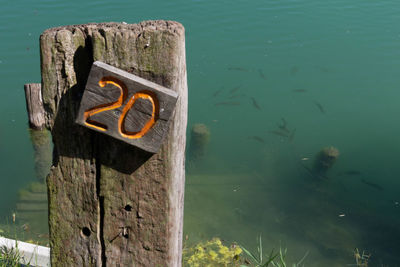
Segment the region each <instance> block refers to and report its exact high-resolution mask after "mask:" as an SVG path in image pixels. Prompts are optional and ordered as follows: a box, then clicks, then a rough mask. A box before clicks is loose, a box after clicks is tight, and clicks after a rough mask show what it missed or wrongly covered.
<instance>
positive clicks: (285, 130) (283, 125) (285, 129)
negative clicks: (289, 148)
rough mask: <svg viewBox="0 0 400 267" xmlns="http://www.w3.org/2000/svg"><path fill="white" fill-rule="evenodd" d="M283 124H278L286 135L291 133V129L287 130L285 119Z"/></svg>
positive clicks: (282, 119)
mask: <svg viewBox="0 0 400 267" xmlns="http://www.w3.org/2000/svg"><path fill="white" fill-rule="evenodd" d="M281 121H282V123H278V128H279V129H280V130H281V131H283V132H286V133H290V131H289V129H288V128H287V122H286V120H285V119H284V118H281Z"/></svg>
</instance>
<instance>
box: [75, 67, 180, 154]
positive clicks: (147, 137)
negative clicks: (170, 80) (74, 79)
mask: <svg viewBox="0 0 400 267" xmlns="http://www.w3.org/2000/svg"><path fill="white" fill-rule="evenodd" d="M177 98H178V95H177V94H176V93H175V92H174V91H172V90H170V89H167V88H165V87H163V86H160V85H158V84H156V83H153V82H150V81H147V80H145V79H142V78H140V77H138V76H136V75H134V74H130V73H129V72H126V71H123V70H120V69H117V68H114V67H112V66H110V65H107V64H105V63H102V62H100V61H96V62H94V63H93V66H92V68H91V71H90V74H89V79H88V81H87V83H86V89H85V92H84V93H83V98H82V101H81V104H80V108H79V113H78V118H77V119H76V122H77V123H79V124H80V125H82V126H85V127H88V128H90V129H92V130H95V131H98V132H101V133H104V134H107V135H110V136H112V137H114V138H117V139H119V140H121V141H123V142H126V143H128V144H131V145H134V146H136V147H139V148H141V149H143V150H146V151H149V152H152V153H155V152H157V151H158V150H159V148H160V146H161V142H162V140H163V139H164V137H165V135H166V133H167V132H168V122H169V118H170V117H171V115H172V112H173V111H174V108H175V104H176V100H177Z"/></svg>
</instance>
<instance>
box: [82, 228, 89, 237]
mask: <svg viewBox="0 0 400 267" xmlns="http://www.w3.org/2000/svg"><path fill="white" fill-rule="evenodd" d="M90 234H91V231H90V229H89V228H87V227H83V228H82V235H83V236H84V237H89V236H90Z"/></svg>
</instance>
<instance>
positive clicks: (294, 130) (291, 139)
mask: <svg viewBox="0 0 400 267" xmlns="http://www.w3.org/2000/svg"><path fill="white" fill-rule="evenodd" d="M295 133H296V128H294V129H293V131H292V133H291V134H290V136H289V141H290V142H292V141H293V139H294V134H295Z"/></svg>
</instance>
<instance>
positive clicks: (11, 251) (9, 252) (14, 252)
mask: <svg viewBox="0 0 400 267" xmlns="http://www.w3.org/2000/svg"><path fill="white" fill-rule="evenodd" d="M21 260H22V256H21V253H20V252H19V250H18V246H16V247H15V248H8V247H7V246H1V247H0V267H17V266H21V264H20V262H21Z"/></svg>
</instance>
